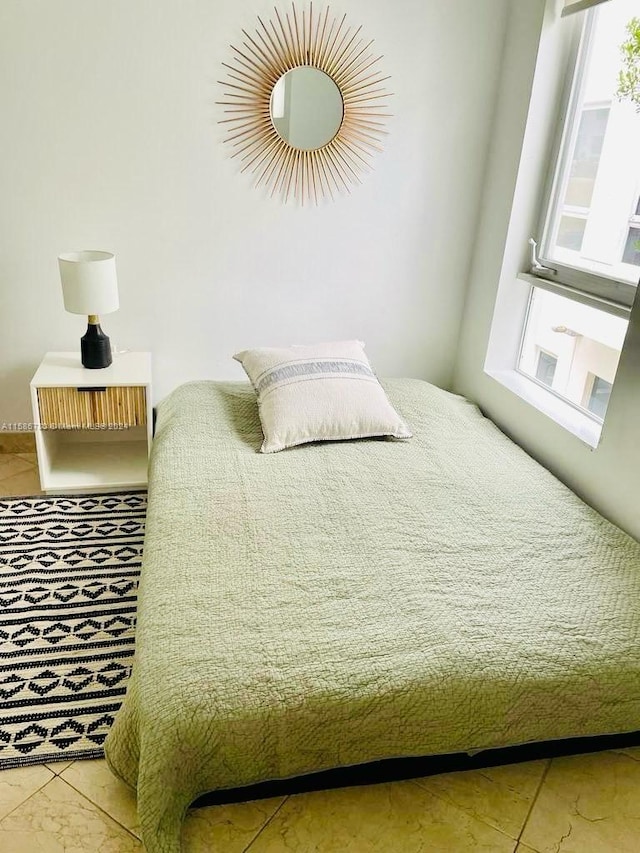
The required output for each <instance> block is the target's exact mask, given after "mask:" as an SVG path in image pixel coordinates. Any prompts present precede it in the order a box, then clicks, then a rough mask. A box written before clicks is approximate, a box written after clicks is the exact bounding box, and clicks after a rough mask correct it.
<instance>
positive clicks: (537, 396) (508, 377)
mask: <svg viewBox="0 0 640 853" xmlns="http://www.w3.org/2000/svg"><path fill="white" fill-rule="evenodd" d="M485 373H486V374H487V375H488V376H491V378H492V379H495V380H496V382H499V383H500V385H502V386H504V387H505V388H508V389H509V391H511V392H512V393H514V394H516V395H517V396H518V397H520V399H521V400H524V401H525V402H526V403H529V405H531V406H533V407H534V408H535V409H537V410H538V411H539V412H542V413H543V414H544V415H546V416H547V417H549V418H551V420H553V421H555V422H556V423H557V424H559V425H560V426H561V427H562V428H563V429H566V430H567V431H568V432H570V433H572V434H573V435H575V436H576V438H579V439H580V441H582V442H584V443H585V444H587V445H588V446H589V447H591V448H592V449H595V448H596V447H597V446H598V444H599V442H600V435H601V433H602V424H600V423H597V422H596V421H594V420H592V418H590V417H588V416H587V415H584V414H583V413H582V412H580V411H578V409H575V408H574V407H573V406H571V405H569V404H568V403H565V402H564V401H563V400H561V399H560V398H559V397H556V396H555V394H550V393H549V392H548V391H546V390H545V389H544V388H541V387H540V386H539V385H537V384H536V383H535V382H531V380H529V379H527V377H526V376H523V375H522V374H521V373H518V372H517V371H515V370H487V369H485Z"/></svg>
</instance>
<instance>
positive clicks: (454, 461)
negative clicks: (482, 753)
mask: <svg viewBox="0 0 640 853" xmlns="http://www.w3.org/2000/svg"><path fill="white" fill-rule="evenodd" d="M384 385H385V388H386V390H387V393H388V395H389V397H390V399H391V401H392V403H393V404H394V405H395V407H396V408H397V410H398V411H399V412H400V414H401V415H402V416H403V417H404V418H405V419H406V421H407V422H408V423H409V424H410V425H411V427H412V429H413V432H414V438H413V439H411V440H409V441H403V442H399V441H392V440H384V439H382V440H380V439H377V440H368V441H352V442H337V443H325V444H313V445H308V446H303V447H298V448H294V449H291V450H288V451H284V452H282V453H276V454H273V455H260V454H258V453H257V452H256V450H257V449H258V448H259V446H260V443H261V440H262V434H261V430H260V421H259V417H258V411H257V406H256V400H255V394H254V392H253V390H252V389H251V387H250V385H249V384H248V383H247V384H245V383H215V382H197V383H189V384H187V385H184V386H181V387H180V388H178V389H177V390H176V391H174V392H173V394H172V395H171V396H170V397H169V398H167V400H166V401H164V402H163V403H162V404H161V405H160V406H159V409H158V420H157V431H156V438H155V442H154V448H153V454H152V459H151V469H150V489H149V510H148V517H147V531H146V540H145V550H144V563H143V569H142V577H141V584H140V591H139V604H138V624H137V638H136V659H135V664H134V669H133V674H132V677H131V680H130V683H129V687H128V691H127V695H126V698H125V700H124V703H123V706H122V708H121V710H120V712H119V714H118V716H117V718H116V721H115V724H114V727H113V729H112V731H111V733H110V734H109V736H108V738H107V741H106V747H105V748H106V755H107V759H108V761H109V764H110V766H111V768H112V769H113V770H114V772H115V773H116V774H117V775H119V776H120V777H121V778H122V779H123V780H125V781H126V782H127V783H128V784H129V785H131V786H133V787H134V788H135V789H136V791H137V797H138V812H139V819H140V824H141V829H142V836H143V840H144V842H145V845H146V848H147V850H148V851H149V853H178V851H179V850H180V830H181V822H182V818H183V816H184V813H185V811H186V809H187V808H188V806H189V804H190V803H191V802H192V801H193V800H194V799H195V798H196V797H198V796H199V795H200V794H202V793H204V792H206V791H210V790H216V789H224V788H232V787H237V786H244V785H250V784H252V783H255V782H259V781H262V780H272V779H282V778H288V777H295V776H300V775H302V774H307V773H310V772H312V771H317V770H323V769H326V768H332V767H344V766H350V765H357V764H362V763H365V762H370V761H375V760H377V759H382V758H386V757H398V756H419V755H437V754H443V753H451V752H464V751H469V752H471V751H476V750H484V749H489V748H495V747H501V746H508V745H514V744H520V743H528V742H535V741H547V740H552V739H559V738H569V737H580V736H592V735H600V734H609V733H618V732H620V733H622V732H630V731H635V730H637V729H640V545H639V544H638V543H637V542H635V540H633V539H631V538H630V537H629V536H627V535H626V534H624V533H623V532H622V531H620V530H619V529H618V528H616V527H615V526H613V525H612V524H610V523H609V522H608V521H606V520H605V519H603V518H602V517H601V516H600V515H598V514H597V513H596V512H595V511H594V510H592V509H591V508H589V507H588V506H586V505H585V504H584V503H583V502H582V501H581V500H579V499H578V498H577V497H576V496H575V495H574V494H572V493H571V492H570V491H569V490H568V489H567V488H566V487H565V486H563V485H562V484H561V483H559V482H558V480H556V479H555V478H554V477H553V476H552V475H551V474H549V473H548V472H547V471H546V470H544V469H543V468H541V467H540V466H539V465H538V464H537V463H536V462H534V461H533V460H532V459H531V458H530V457H529V456H527V454H526V453H524V452H523V451H522V450H521V449H519V448H518V447H516V446H515V445H514V444H513V443H512V442H511V441H510V440H509V439H508V438H506V437H505V436H504V435H503V434H502V433H501V432H500V431H499V430H498V429H497V428H496V427H495V426H494V425H493V424H492V423H491V422H490V421H489V420H487V419H486V418H484V417H483V416H482V414H481V413H480V411H479V410H478V409H477V408H476V407H475V406H474V405H472V404H471V403H469V402H468V401H466V400H464V399H463V398H461V397H457V396H454V395H452V394H449V393H447V392H445V391H442V390H440V389H437V388H435V387H433V386H431V385H429V384H427V383H425V382H421V381H419V380H406V379H405V380H400V379H398V380H389V381H387V382H385V383H384Z"/></svg>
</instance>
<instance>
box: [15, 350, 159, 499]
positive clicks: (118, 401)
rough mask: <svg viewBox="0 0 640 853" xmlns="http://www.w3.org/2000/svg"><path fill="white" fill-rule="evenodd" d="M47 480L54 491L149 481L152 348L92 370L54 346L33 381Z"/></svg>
mask: <svg viewBox="0 0 640 853" xmlns="http://www.w3.org/2000/svg"><path fill="white" fill-rule="evenodd" d="M31 403H32V406H33V420H34V427H35V431H36V450H37V453H38V468H39V471H40V485H41V487H42V490H43V491H44V492H47V493H60V492H62V493H64V492H92V491H95V492H101V491H112V490H115V489H129V488H144V487H145V486H146V484H147V462H148V458H149V451H150V449H151V436H152V426H153V424H152V420H153V418H152V409H151V354H150V353H148V352H128V353H121V354H119V355H116V356H115V357H114V359H113V363H112V364H111V365H110V366H109V367H105V368H103V369H101V370H87V369H86V368H85V367H83V366H82V365H81V363H80V354H79V353H77V352H73V353H70V352H49V353H47V354H46V356H45V357H44V359H43V360H42V363H41V364H40V367H39V368H38V370H37V371H36V374H35V376H34V377H33V379H32V380H31Z"/></svg>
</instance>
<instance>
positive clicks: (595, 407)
mask: <svg viewBox="0 0 640 853" xmlns="http://www.w3.org/2000/svg"><path fill="white" fill-rule="evenodd" d="M612 387H613V386H612V385H611V383H610V382H607V380H606V379H603V378H602V377H601V376H592V377H591V393H590V394H589V399H588V401H587V408H588V409H589V411H590V412H593V414H594V415H597V417H599V418H604V416H605V413H606V411H607V406H608V405H609V396H610V395H611V388H612Z"/></svg>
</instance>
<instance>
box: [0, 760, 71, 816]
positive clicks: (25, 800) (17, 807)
mask: <svg viewBox="0 0 640 853" xmlns="http://www.w3.org/2000/svg"><path fill="white" fill-rule="evenodd" d="M34 766H35V765H34ZM41 766H42V767H44V766H45V765H44V764H43V765H41ZM45 769H46V770H49V768H48V767H46V768H45ZM49 773H53V770H49ZM57 778H58V777H57V776H56V774H55V773H53V776H52V777H51V779H47V781H46V782H44V783H43V784H42V785H40V787H39V788H36V790H35V791H33V792H32V793H31V794H29V796H28V797H25V798H24V800H22V802H20V803H18V805H17V806H15V807H14V808H12V809H11V811H10V812H7V813H6V815H4V816H3V818H2V820H0V829H2V824H3V823H4V821H5V820H6V819H7V818H8V817H9V816H10V815H12V814H13V813H14V812H15V811H16V810H17V809H19V808H21V807H22V806H23V805H24V804H25V803H26V802H28V801H29V800H30V799H31V797H35V795H36V794H39V793H40V791H42V789H43V788H46V787H47V785H48V784H49V783H50V782H52V781H53V780H54V779H57Z"/></svg>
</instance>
